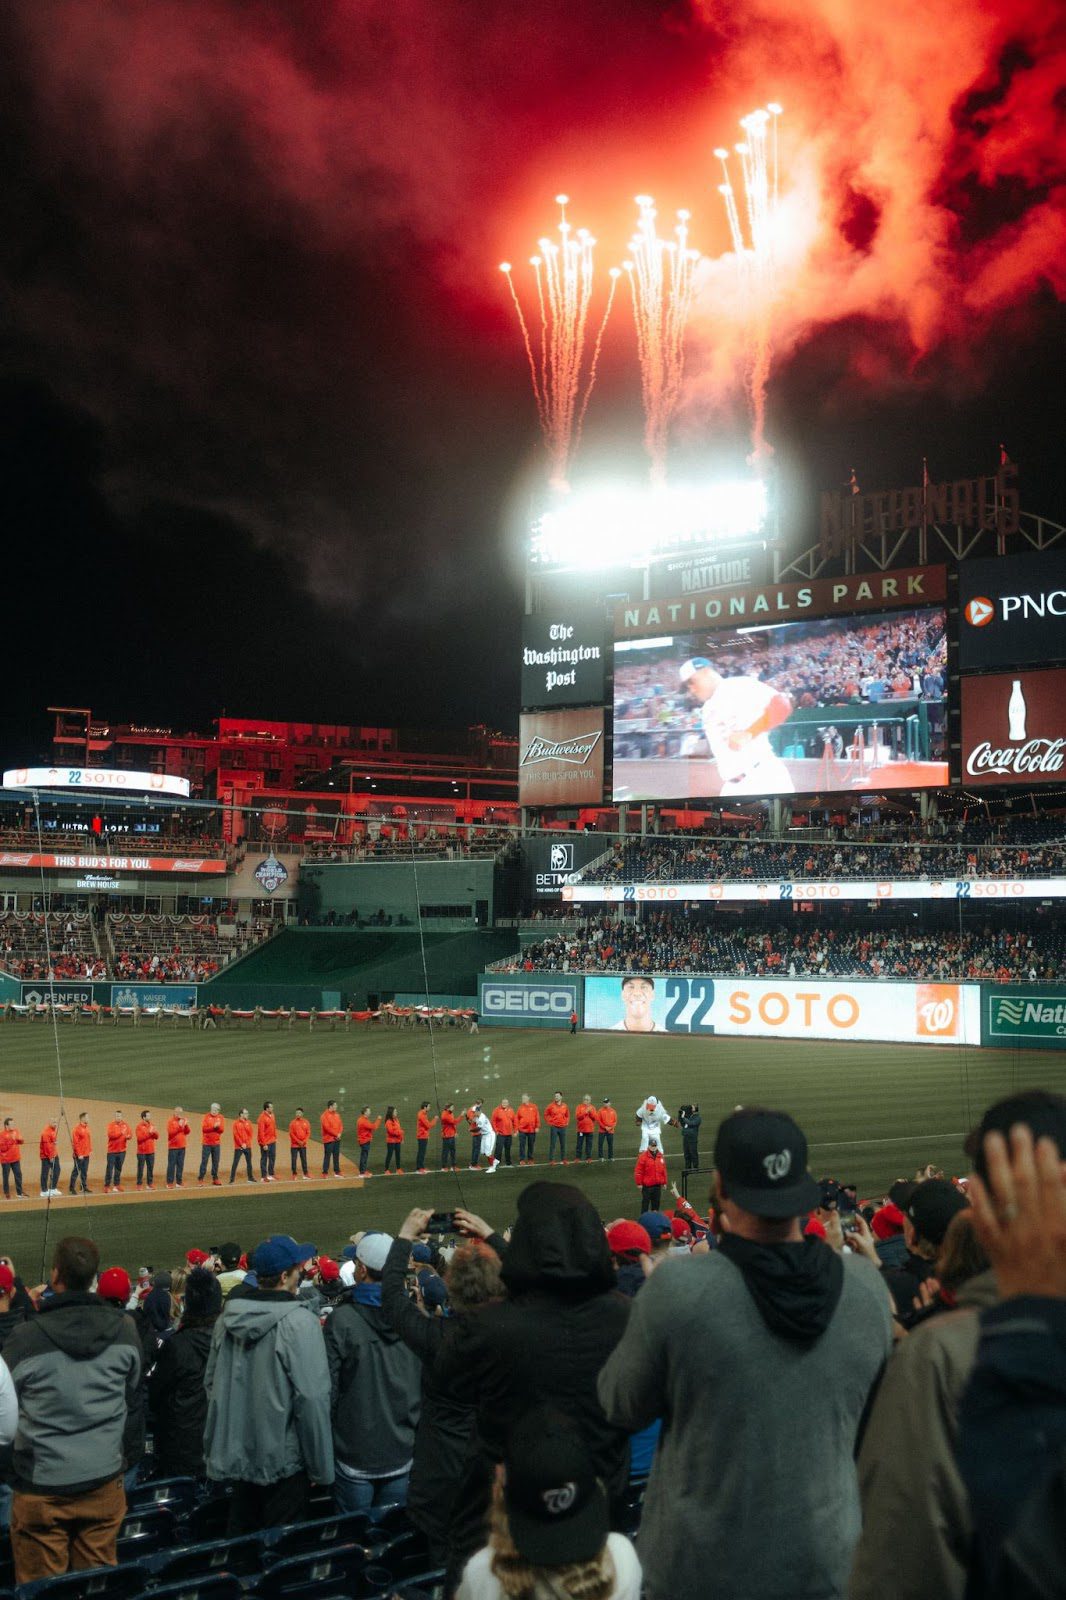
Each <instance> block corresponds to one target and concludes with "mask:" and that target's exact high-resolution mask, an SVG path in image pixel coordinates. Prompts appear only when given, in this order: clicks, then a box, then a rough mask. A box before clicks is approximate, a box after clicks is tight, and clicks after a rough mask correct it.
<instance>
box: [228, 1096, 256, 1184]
mask: <svg viewBox="0 0 1066 1600" xmlns="http://www.w3.org/2000/svg"><path fill="white" fill-rule="evenodd" d="M232 1132H233V1160H232V1161H231V1162H230V1169H229V1181H230V1183H232V1182H233V1181H234V1179H235V1178H236V1176H237V1168H238V1167H239V1166H240V1164H241V1162H242V1161H243V1162H244V1165H245V1170H246V1172H247V1174H248V1182H249V1183H258V1182H259V1179H258V1178H257V1177H256V1176H255V1174H254V1172H253V1171H252V1135H253V1132H254V1130H253V1128H252V1119H251V1117H250V1116H249V1115H248V1107H247V1106H242V1107H241V1109H240V1112H239V1113H238V1115H237V1116H235V1117H234V1119H233V1129H232Z"/></svg>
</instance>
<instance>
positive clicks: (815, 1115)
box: [0, 1025, 1066, 1278]
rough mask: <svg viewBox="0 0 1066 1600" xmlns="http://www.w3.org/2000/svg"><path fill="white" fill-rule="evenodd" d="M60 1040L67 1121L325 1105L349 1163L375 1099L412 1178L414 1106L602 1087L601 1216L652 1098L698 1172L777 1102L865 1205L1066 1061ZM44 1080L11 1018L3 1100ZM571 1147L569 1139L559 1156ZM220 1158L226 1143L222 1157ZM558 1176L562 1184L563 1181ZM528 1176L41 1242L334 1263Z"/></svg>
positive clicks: (119, 1035)
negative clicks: (996, 1105)
mask: <svg viewBox="0 0 1066 1600" xmlns="http://www.w3.org/2000/svg"><path fill="white" fill-rule="evenodd" d="M59 1041H60V1047H61V1060H62V1072H63V1084H64V1089H65V1094H66V1103H67V1108H68V1112H69V1113H70V1114H71V1115H72V1116H73V1115H76V1113H77V1109H78V1107H77V1101H78V1098H79V1096H85V1097H86V1098H96V1099H100V1098H107V1099H111V1098H114V1099H115V1101H116V1103H121V1104H126V1105H132V1104H133V1103H134V1102H137V1103H138V1104H141V1103H142V1102H143V1103H146V1104H147V1103H151V1104H155V1105H168V1104H172V1103H175V1102H178V1103H180V1104H182V1105H184V1106H185V1108H186V1110H195V1111H199V1110H202V1109H204V1108H205V1107H206V1106H207V1105H208V1104H209V1103H210V1102H211V1101H212V1100H215V1099H217V1100H219V1101H220V1102H221V1104H222V1108H223V1111H224V1113H225V1114H226V1116H227V1118H228V1117H231V1116H232V1115H233V1113H234V1110H235V1109H236V1108H238V1107H239V1106H240V1105H242V1104H247V1105H249V1106H252V1107H253V1108H254V1107H257V1106H258V1105H261V1104H262V1101H263V1100H264V1099H267V1098H270V1099H273V1100H274V1102H275V1105H276V1109H277V1113H278V1123H279V1126H280V1125H282V1124H283V1123H287V1121H288V1119H289V1117H290V1116H291V1114H292V1110H293V1107H294V1106H295V1105H296V1104H297V1103H300V1104H302V1105H304V1106H305V1107H306V1108H307V1110H308V1112H309V1114H310V1115H311V1117H312V1120H313V1121H314V1122H316V1123H317V1116H318V1112H319V1111H320V1110H321V1109H322V1107H323V1106H324V1104H325V1102H326V1100H327V1099H328V1098H330V1097H335V1098H337V1099H338V1100H340V1102H341V1106H342V1110H343V1111H344V1115H345V1136H344V1141H343V1148H344V1150H345V1153H346V1154H351V1153H353V1152H354V1147H355V1140H354V1134H355V1119H356V1116H357V1115H358V1112H359V1108H360V1106H361V1105H363V1104H364V1103H366V1102H370V1103H371V1104H372V1105H373V1106H374V1108H375V1114H376V1113H377V1112H379V1111H381V1110H383V1109H384V1106H385V1104H386V1102H394V1103H395V1104H396V1105H397V1106H398V1107H399V1108H400V1116H401V1120H402V1121H403V1123H404V1127H405V1129H406V1130H407V1133H408V1143H407V1144H406V1145H405V1156H406V1165H407V1168H408V1171H409V1170H410V1166H411V1165H412V1158H413V1156H414V1141H413V1137H412V1135H413V1132H414V1122H415V1112H416V1110H417V1108H418V1105H419V1103H420V1101H422V1100H423V1099H428V1100H431V1101H433V1102H435V1103H436V1102H437V1101H440V1102H444V1101H447V1100H452V1099H453V1100H455V1102H456V1104H457V1106H458V1105H460V1103H469V1101H470V1100H471V1099H473V1098H474V1096H475V1095H481V1096H483V1097H484V1099H485V1100H486V1102H487V1103H488V1104H489V1106H490V1107H491V1106H492V1105H494V1104H496V1102H497V1101H498V1100H499V1098H500V1097H501V1096H502V1095H507V1096H508V1097H509V1098H510V1099H511V1101H512V1102H516V1101H517V1100H518V1098H519V1096H520V1095H521V1094H522V1092H523V1091H525V1092H527V1093H529V1094H531V1095H532V1096H533V1098H534V1099H535V1100H536V1101H537V1102H538V1104H540V1105H541V1107H543V1105H544V1102H545V1100H546V1099H547V1098H549V1097H550V1095H551V1093H552V1091H553V1090H555V1089H556V1088H559V1089H562V1091H563V1094H564V1096H565V1097H566V1098H567V1100H568V1101H569V1103H570V1105H571V1108H573V1106H574V1105H575V1103H576V1102H577V1101H578V1100H579V1099H580V1097H581V1095H582V1094H584V1093H586V1092H587V1093H590V1094H591V1095H592V1096H593V1099H594V1101H597V1102H598V1101H599V1100H600V1099H601V1098H602V1097H603V1095H605V1094H608V1095H610V1096H611V1098H612V1100H613V1101H614V1103H615V1105H616V1107H617V1109H618V1112H619V1118H620V1121H619V1136H618V1138H617V1139H616V1142H615V1151H616V1161H615V1163H614V1165H613V1167H607V1166H604V1167H601V1166H599V1165H598V1164H594V1165H593V1166H591V1167H583V1168H574V1167H570V1168H567V1169H566V1176H567V1178H568V1179H569V1180H571V1181H575V1182H579V1183H581V1184H582V1186H583V1187H585V1188H586V1189H587V1191H588V1193H589V1196H590V1198H591V1199H592V1200H593V1202H594V1203H595V1204H596V1205H597V1206H598V1207H599V1208H600V1211H601V1213H602V1214H603V1215H604V1216H605V1217H614V1216H617V1215H621V1214H623V1213H628V1214H630V1215H632V1214H634V1213H635V1209H636V1203H637V1191H636V1189H635V1187H634V1184H633V1181H632V1169H633V1160H634V1157H635V1154H636V1147H637V1138H636V1128H635V1126H634V1125H633V1122H632V1115H633V1112H634V1110H635V1108H636V1106H637V1104H638V1103H639V1101H640V1100H641V1099H643V1098H644V1097H645V1096H646V1095H648V1094H656V1095H658V1096H659V1098H660V1099H662V1100H664V1101H665V1102H666V1104H667V1105H668V1106H670V1107H672V1108H676V1107H677V1105H679V1104H680V1103H682V1102H684V1101H687V1100H695V1101H699V1103H700V1106H701V1109H702V1112H703V1116H704V1129H703V1139H702V1144H701V1149H702V1154H703V1163H704V1165H706V1166H709V1165H710V1151H711V1147H712V1145H713V1138H714V1129H715V1127H716V1125H717V1123H718V1121H719V1119H720V1118H721V1116H722V1115H724V1114H725V1113H727V1112H729V1111H730V1110H732V1108H733V1106H734V1105H736V1104H743V1103H747V1104H751V1103H755V1102H760V1103H763V1104H770V1105H775V1106H781V1107H784V1108H786V1109H787V1110H789V1111H791V1112H792V1113H793V1114H794V1115H795V1116H796V1117H797V1119H798V1120H799V1122H800V1123H801V1125H802V1126H803V1128H804V1129H805V1131H806V1133H807V1136H808V1138H809V1140H810V1142H811V1146H812V1150H811V1165H812V1167H813V1168H814V1170H815V1172H816V1173H817V1174H819V1175H820V1174H823V1173H830V1172H831V1173H833V1174H834V1175H835V1176H837V1177H839V1178H841V1179H842V1180H845V1181H848V1180H851V1181H854V1182H856V1183H857V1184H858V1185H859V1188H860V1190H861V1191H862V1192H863V1193H866V1194H872V1193H874V1192H881V1191H882V1190H883V1189H884V1188H885V1187H886V1186H887V1185H888V1184H889V1183H890V1182H891V1181H892V1179H893V1178H895V1177H897V1176H899V1175H900V1174H909V1173H911V1172H913V1171H914V1170H915V1168H916V1167H917V1166H919V1165H924V1163H925V1162H927V1161H933V1162H936V1163H937V1164H938V1165H941V1166H943V1167H944V1168H945V1169H946V1170H947V1171H949V1172H960V1171H963V1170H964V1169H965V1167H966V1160H965V1157H964V1156H963V1155H962V1153H961V1150H960V1144H961V1140H962V1137H963V1135H964V1133H965V1132H966V1131H967V1130H968V1129H969V1128H970V1127H971V1126H972V1125H973V1123H974V1122H975V1121H976V1120H977V1118H978V1116H979V1115H980V1113H981V1111H982V1109H983V1108H984V1107H985V1106H986V1105H988V1104H989V1103H990V1102H991V1101H992V1100H995V1099H997V1098H999V1097H1000V1096H1002V1095H1004V1094H1008V1093H1011V1092H1012V1091H1014V1090H1017V1089H1020V1088H1025V1087H1028V1086H1030V1085H1033V1084H1040V1085H1042V1086H1045V1087H1048V1088H1053V1089H1058V1090H1060V1091H1066V1056H1063V1055H1057V1054H1055V1053H1052V1052H1041V1051H1026V1052H1021V1051H1005V1050H1004V1051H993V1050H978V1049H973V1048H961V1049H954V1048H936V1047H932V1046H909V1045H848V1044H835V1043H834V1044H826V1045H817V1044H810V1043H790V1042H787V1041H773V1042H769V1043H768V1042H760V1041H756V1040H739V1039H713V1040H700V1039H689V1038H670V1037H666V1038H662V1037H658V1036H650V1037H648V1038H645V1039H634V1038H629V1039H626V1038H619V1037H618V1036H617V1035H612V1034H606V1033H604V1034H578V1035H577V1036H576V1037H573V1038H572V1037H570V1035H569V1034H555V1033H547V1032H534V1031H529V1032H526V1031H514V1032H512V1031H507V1030H503V1029H500V1030H487V1029H484V1030H482V1032H481V1033H480V1034H479V1035H476V1036H474V1037H471V1036H470V1035H468V1034H466V1033H459V1032H453V1031H450V1030H449V1031H444V1032H441V1033H437V1034H435V1035H434V1047H433V1050H432V1051H431V1047H430V1039H429V1036H428V1034H427V1033H426V1032H425V1031H423V1030H419V1031H417V1032H414V1031H410V1032H409V1031H406V1030H403V1031H401V1030H395V1031H393V1030H380V1031H379V1030H374V1031H371V1032H365V1031H362V1030H358V1031H354V1030H353V1031H352V1032H351V1033H347V1034H346V1033H344V1032H337V1033H327V1032H319V1033H316V1034H314V1035H309V1034H307V1033H306V1032H295V1031H294V1032H288V1031H284V1032H271V1031H267V1030H264V1031H261V1032H255V1033H253V1032H252V1031H251V1030H250V1029H247V1030H240V1031H237V1030H234V1031H231V1032H222V1031H219V1032H208V1033H201V1032H194V1031H192V1030H188V1031H184V1030H178V1031H173V1032H171V1031H166V1030H162V1029H160V1030H156V1029H154V1028H149V1027H142V1028H140V1029H137V1030H134V1029H132V1028H131V1029H114V1028H91V1027H82V1028H77V1029H75V1028H63V1029H61V1030H60V1033H59ZM57 1081H58V1080H57V1062H56V1051H55V1044H54V1040H53V1036H52V1032H51V1030H50V1029H48V1028H46V1027H44V1026H38V1025H33V1026H15V1025H11V1026H8V1027H6V1028H4V1029H3V1030H2V1031H0V1098H2V1095H3V1094H4V1093H8V1094H10V1093H13V1092H16V1091H24V1092H28V1093H34V1094H48V1093H50V1092H51V1091H52V1090H53V1089H54V1088H55V1087H56V1086H57ZM253 1115H254V1111H253ZM37 1131H38V1130H37V1129H36V1128H33V1129H30V1128H24V1129H23V1132H24V1133H25V1134H26V1137H27V1141H28V1142H29V1141H30V1140H32V1141H33V1144H34V1148H33V1150H32V1154H31V1155H30V1156H28V1158H27V1159H28V1171H29V1173H30V1175H31V1179H32V1175H33V1173H34V1172H35V1168H36V1163H35V1160H34V1159H33V1157H35V1155H36V1148H35V1143H36V1135H37ZM437 1134H438V1130H437V1129H434V1134H433V1140H432V1143H431V1145H430V1156H431V1159H433V1158H434V1157H435V1156H436V1155H437V1148H438V1141H437ZM573 1142H574V1129H573V1126H571V1129H570V1136H569V1143H570V1148H571V1151H572V1148H573ZM538 1143H539V1145H540V1147H541V1148H540V1149H539V1150H538V1154H539V1155H541V1156H542V1157H543V1156H546V1154H547V1135H546V1133H545V1132H544V1131H542V1133H541V1137H540V1140H539V1141H538ZM228 1150H229V1137H228V1134H227V1137H226V1140H225V1141H224V1152H228ZM468 1152H469V1142H468V1139H467V1138H466V1136H465V1135H464V1136H462V1137H461V1138H460V1143H459V1154H460V1158H461V1159H462V1158H463V1157H464V1156H466V1157H467V1158H468ZM666 1153H667V1163H668V1167H669V1171H670V1176H671V1179H673V1178H674V1177H675V1176H677V1175H678V1174H679V1173H680V1169H681V1159H680V1155H681V1140H680V1133H679V1132H678V1131H677V1130H674V1129H671V1130H669V1131H668V1133H667V1136H666ZM279 1155H280V1156H281V1160H279V1163H278V1167H279V1172H280V1171H281V1170H282V1168H283V1167H284V1168H287V1166H288V1159H287V1156H286V1154H285V1141H284V1139H282V1141H281V1142H280V1149H279ZM383 1158H384V1147H383V1144H382V1135H381V1133H379V1135H378V1139H377V1140H376V1141H375V1146H374V1158H373V1163H372V1164H373V1166H374V1167H375V1168H376V1169H377V1170H378V1171H379V1172H380V1168H381V1164H382V1161H383ZM226 1159H228V1154H227V1155H226ZM546 1170H547V1171H548V1172H549V1173H550V1172H551V1171H552V1169H550V1168H548V1169H546ZM64 1171H66V1163H64ZM554 1175H555V1176H559V1177H562V1176H563V1172H562V1170H561V1169H560V1170H559V1171H558V1172H556V1173H555V1174H554ZM526 1181H528V1173H527V1172H526V1171H522V1172H521V1173H519V1172H517V1171H515V1172H512V1173H510V1174H508V1173H507V1172H501V1173H500V1174H499V1176H498V1177H496V1178H493V1179H486V1178H485V1177H484V1176H482V1175H479V1174H475V1173H471V1172H467V1171H465V1170H461V1171H460V1173H459V1174H458V1176H457V1177H454V1178H453V1177H451V1176H448V1177H444V1176H442V1175H439V1174H432V1175H430V1176H429V1177H425V1178H418V1177H415V1176H413V1175H411V1176H409V1177H408V1176H405V1177H404V1178H402V1179H394V1178H389V1179H385V1178H383V1177H380V1176H379V1177H377V1178H375V1179H374V1180H373V1181H372V1182H371V1183H369V1184H368V1185H367V1187H366V1188H365V1189H364V1190H363V1191H361V1192H352V1191H350V1190H349V1191H344V1190H339V1189H338V1190H336V1191H333V1190H330V1189H329V1188H327V1187H326V1186H325V1185H323V1186H322V1187H321V1188H319V1187H318V1186H317V1185H313V1184H309V1185H307V1186H306V1187H303V1186H295V1187H290V1185H289V1184H287V1183H283V1182H279V1184H278V1185H277V1187H276V1188H275V1189H272V1190H271V1191H270V1192H268V1193H265V1194H263V1195H262V1196H259V1195H257V1196H255V1197H254V1198H253V1197H244V1196H242V1198H241V1199H240V1200H239V1201H232V1200H231V1201H229V1202H228V1203H227V1200H226V1198H225V1197H224V1196H218V1197H215V1196H214V1195H212V1196H211V1197H207V1196H204V1197H201V1198H199V1199H190V1200H188V1201H173V1200H172V1201H170V1202H168V1203H166V1204H158V1205H157V1204H152V1203H151V1202H147V1201H145V1202H143V1203H141V1204H139V1205H128V1204H123V1205H120V1206H117V1207H116V1208H115V1211H114V1212H113V1213H110V1212H108V1211H106V1210H104V1209H103V1208H102V1207H100V1206H97V1207H94V1208H92V1209H89V1208H86V1207H83V1206H80V1205H79V1204H78V1202H76V1201H73V1200H69V1199H64V1200H63V1201H62V1202H59V1203H58V1204H57V1205H56V1206H54V1207H53V1210H52V1215H51V1219H50V1221H49V1222H48V1228H49V1230H50V1240H54V1239H55V1238H56V1237H58V1236H59V1233H61V1232H71V1231H74V1232H84V1233H88V1234H91V1235H92V1236H93V1237H95V1238H96V1239H97V1240H98V1242H99V1244H100V1247H101V1250H102V1252H103V1255H104V1258H105V1259H106V1260H107V1261H109V1262H110V1261H118V1262H122V1263H123V1264H124V1265H126V1266H130V1267H136V1266H138V1265H140V1264H142V1263H144V1264H148V1265H153V1266H162V1265H173V1264H175V1263H176V1262H178V1261H179V1260H180V1259H181V1257H182V1255H183V1254H184V1251H185V1250H186V1249H187V1248H188V1247H189V1246H190V1245H193V1244H199V1245H204V1246H206V1245H208V1244H212V1243H217V1242H219V1241H220V1240H222V1239H224V1238H236V1239H238V1240H239V1241H240V1242H241V1243H242V1244H252V1243H254V1242H255V1241H256V1240H257V1239H259V1238H261V1237H263V1236H264V1235H265V1234H267V1233H271V1232H284V1233H293V1234H296V1235H297V1236H298V1237H300V1238H302V1239H310V1240H313V1241H314V1242H315V1243H316V1244H317V1245H318V1246H319V1247H320V1248H321V1249H323V1250H326V1251H328V1252H333V1251H336V1250H339V1249H340V1248H341V1246H342V1245H343V1244H344V1243H345V1242H346V1240H347V1236H348V1235H349V1234H350V1233H351V1232H352V1231H354V1230H355V1229H356V1228H360V1227H371V1226H372V1227H384V1228H389V1229H395V1228H396V1227H397V1226H398V1225H399V1223H400V1221H401V1220H402V1219H403V1217H404V1216H405V1215H406V1213H407V1210H408V1209H409V1208H410V1207H411V1206H412V1205H415V1204H423V1205H427V1206H428V1205H432V1206H435V1207H437V1208H438V1209H441V1210H448V1209H451V1208H452V1207H453V1206H455V1205H456V1204H464V1203H465V1204H466V1205H468V1206H469V1207H470V1208H471V1209H472V1210H475V1211H478V1212H480V1213H481V1214H482V1215H485V1216H488V1217H490V1218H491V1219H494V1220H495V1221H497V1222H498V1223H499V1224H500V1225H504V1224H506V1222H507V1221H508V1220H509V1219H510V1216H511V1213H512V1210H513V1204H514V1196H515V1194H516V1193H517V1191H518V1189H519V1187H520V1186H521V1185H522V1184H523V1183H524V1182H526ZM698 1184H699V1187H698V1189H697V1191H696V1193H697V1194H698V1195H699V1196H701V1197H702V1195H703V1193H705V1185H706V1180H705V1179H703V1178H701V1179H699V1180H698ZM2 1203H3V1202H2V1201H0V1204H2ZM45 1225H46V1224H45V1216H44V1214H43V1213H35V1214H31V1213H29V1212H25V1213H23V1214H22V1215H21V1216H20V1215H19V1213H18V1210H17V1207H16V1205H15V1204H14V1203H12V1204H11V1205H10V1206H9V1207H8V1208H7V1210H6V1211H5V1212H4V1225H3V1229H2V1232H0V1252H6V1253H8V1254H10V1255H12V1256H13V1257H14V1259H15V1261H16V1264H17V1266H18V1268H19V1270H20V1272H22V1273H23V1274H24V1276H26V1277H27V1278H31V1277H35V1276H36V1273H37V1270H38V1267H39V1265H40V1261H41V1257H42V1251H43V1249H44V1247H45V1243H46V1241H45V1237H44V1230H45Z"/></svg>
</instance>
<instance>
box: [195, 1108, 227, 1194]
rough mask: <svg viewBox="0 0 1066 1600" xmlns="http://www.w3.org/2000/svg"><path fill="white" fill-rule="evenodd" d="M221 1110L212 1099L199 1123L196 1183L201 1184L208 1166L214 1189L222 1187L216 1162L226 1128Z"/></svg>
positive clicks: (217, 1162) (217, 1161) (219, 1154)
mask: <svg viewBox="0 0 1066 1600" xmlns="http://www.w3.org/2000/svg"><path fill="white" fill-rule="evenodd" d="M221 1110H222V1107H221V1106H220V1105H219V1103H218V1101H217V1100H212V1102H211V1109H210V1111H208V1112H207V1114H206V1116H204V1118H203V1120H202V1121H201V1123H200V1171H199V1172H198V1173H197V1175H196V1181H197V1183H200V1184H202V1183H203V1181H204V1178H205V1177H206V1175H207V1169H208V1166H210V1168H211V1182H212V1184H213V1185H214V1187H215V1188H216V1189H219V1188H221V1187H222V1179H221V1178H220V1177H219V1175H218V1164H219V1158H220V1156H221V1154H222V1135H223V1133H224V1132H225V1129H226V1119H225V1117H223V1116H221V1115H220V1112H221Z"/></svg>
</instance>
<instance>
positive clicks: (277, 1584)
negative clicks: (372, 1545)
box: [255, 1544, 380, 1600]
mask: <svg viewBox="0 0 1066 1600" xmlns="http://www.w3.org/2000/svg"><path fill="white" fill-rule="evenodd" d="M368 1565H369V1563H368V1562H367V1559H366V1552H365V1551H364V1549H363V1547H362V1546H361V1545H356V1544H338V1545H333V1546H332V1547H330V1548H329V1549H327V1550H322V1551H318V1552H310V1553H308V1554H306V1555H299V1556H289V1557H288V1558H287V1559H286V1560H284V1561H278V1562H277V1563H276V1564H275V1565H274V1566H272V1567H271V1568H270V1570H269V1572H267V1573H266V1574H265V1575H264V1576H263V1577H262V1578H260V1580H259V1583H258V1584H257V1586H256V1591H255V1592H256V1595H257V1596H258V1597H259V1600H297V1597H299V1600H303V1597H304V1596H308V1597H313V1596H319V1597H320V1600H321V1596H322V1595H323V1594H324V1593H325V1592H326V1590H327V1589H329V1590H330V1591H331V1592H332V1591H334V1590H338V1591H343V1590H344V1588H345V1586H348V1592H349V1593H352V1594H361V1593H363V1592H365V1591H364V1589H363V1586H362V1583H361V1578H362V1575H363V1573H364V1572H365V1571H366V1569H367V1567H368ZM379 1592H380V1591H379Z"/></svg>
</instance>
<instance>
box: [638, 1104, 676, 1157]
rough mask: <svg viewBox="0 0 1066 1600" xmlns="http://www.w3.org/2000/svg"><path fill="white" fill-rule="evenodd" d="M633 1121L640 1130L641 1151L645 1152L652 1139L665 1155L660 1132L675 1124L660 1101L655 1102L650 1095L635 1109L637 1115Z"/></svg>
mask: <svg viewBox="0 0 1066 1600" xmlns="http://www.w3.org/2000/svg"><path fill="white" fill-rule="evenodd" d="M634 1120H635V1121H636V1124H637V1127H638V1128H639V1129H640V1148H641V1150H646V1149H647V1148H648V1145H649V1143H650V1142H651V1140H652V1139H654V1140H655V1142H656V1144H657V1145H658V1146H659V1149H660V1150H662V1151H663V1154H664V1155H665V1153H666V1152H665V1150H664V1149H663V1137H662V1130H663V1128H670V1127H674V1126H675V1123H674V1119H673V1117H672V1116H671V1115H670V1113H669V1111H667V1109H666V1107H665V1106H664V1105H663V1103H662V1101H661V1100H657V1099H656V1097H655V1096H654V1095H653V1094H650V1095H649V1096H648V1098H647V1099H646V1100H645V1101H644V1103H643V1105H640V1106H638V1107H637V1114H636V1118H635V1119H634Z"/></svg>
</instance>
